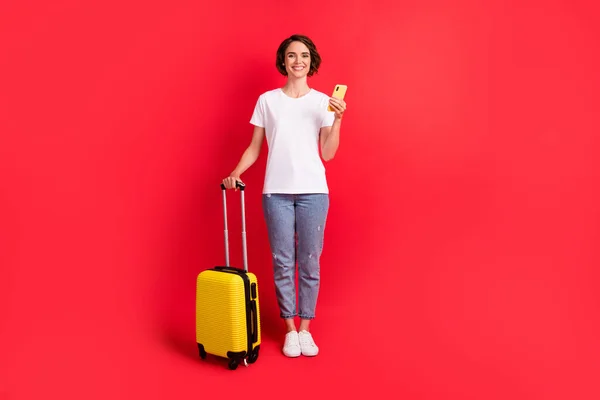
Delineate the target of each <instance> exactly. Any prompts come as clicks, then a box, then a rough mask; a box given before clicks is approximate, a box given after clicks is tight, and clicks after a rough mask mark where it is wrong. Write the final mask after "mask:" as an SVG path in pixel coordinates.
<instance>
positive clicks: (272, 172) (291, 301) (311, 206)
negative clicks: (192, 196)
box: [223, 35, 346, 357]
mask: <svg viewBox="0 0 600 400" xmlns="http://www.w3.org/2000/svg"><path fill="white" fill-rule="evenodd" d="M320 64H321V57H320V55H319V53H318V52H317V48H316V46H315V45H314V43H313V42H312V41H311V40H310V39H309V38H308V37H306V36H302V35H293V36H291V37H289V38H287V39H285V40H284V41H283V42H282V43H281V44H280V46H279V48H278V50H277V56H276V66H277V69H278V70H279V72H280V73H281V74H282V75H284V76H286V77H287V81H286V84H285V85H284V86H283V87H282V88H277V89H274V90H270V91H267V92H265V93H263V94H262V95H261V96H260V97H259V98H258V101H257V103H256V106H255V109H254V112H253V114H252V118H251V120H250V123H251V124H253V125H254V132H253V135H252V140H251V143H250V145H249V146H248V148H247V149H246V150H245V151H244V153H243V155H242V157H241V159H240V161H239V163H238V165H237V166H236V167H235V169H234V170H233V171H232V172H231V174H230V175H229V177H227V178H225V179H224V180H223V184H224V185H225V187H226V188H227V189H234V188H235V184H236V181H241V175H242V174H243V173H244V172H245V171H246V170H247V169H248V168H249V167H250V166H251V165H252V164H254V162H255V161H256V160H257V158H258V156H259V153H260V149H261V146H262V141H263V139H264V138H265V137H266V138H267V144H268V147H269V152H268V157H267V167H266V173H265V179H264V186H263V198H262V205H263V212H264V217H265V220H266V225H267V231H268V238H269V244H270V247H271V251H272V254H273V271H274V281H275V288H276V294H277V302H278V305H279V310H280V316H281V318H283V319H284V321H285V326H286V329H287V333H286V336H285V340H284V345H283V353H284V354H285V355H286V356H288V357H298V356H300V355H301V354H303V355H305V356H316V355H317V354H318V352H319V348H318V346H317V345H316V344H315V341H314V339H313V337H312V335H311V333H310V329H309V325H310V321H311V320H312V319H314V318H315V307H316V303H317V295H318V292H319V277H320V275H319V269H320V264H319V259H320V256H321V252H322V250H323V233H324V230H325V221H326V218H327V212H328V209H329V190H328V186H327V180H326V178H325V168H324V166H323V162H322V161H321V158H320V156H319V150H320V152H321V157H322V158H323V159H324V160H326V161H329V160H331V159H333V157H334V155H335V153H336V151H337V149H338V146H339V141H340V126H341V123H342V117H343V115H344V111H345V110H346V103H345V102H344V101H343V100H339V99H336V98H330V97H329V96H327V95H325V94H324V93H321V92H319V91H316V90H315V89H312V88H310V87H309V85H308V82H307V79H308V77H310V76H312V75H313V74H314V73H316V72H317V71H318V69H319V66H320ZM328 105H330V106H331V107H332V109H333V110H334V111H333V112H331V111H328V110H327V108H328V107H327V106H328ZM296 262H298V275H299V281H298V305H297V306H298V307H297V309H296V290H295V278H296ZM296 316H298V317H300V326H299V329H298V330H296V325H295V322H294V317H296Z"/></svg>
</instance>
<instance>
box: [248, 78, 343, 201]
mask: <svg viewBox="0 0 600 400" xmlns="http://www.w3.org/2000/svg"><path fill="white" fill-rule="evenodd" d="M328 104H329V96H327V95H326V94H324V93H321V92H319V91H317V90H314V89H311V90H310V91H309V92H308V93H307V94H305V95H304V96H302V97H299V98H292V97H289V96H288V95H286V94H285V93H284V92H283V90H281V89H274V90H270V91H268V92H265V93H263V94H262V95H260V97H259V98H258V101H257V102H256V107H255V108H254V113H253V114H252V118H251V119H250V123H251V124H253V125H255V126H259V127H263V128H265V136H266V139H267V144H268V148H269V153H268V156H267V168H266V173H265V180H264V186H263V193H287V194H290V193H292V194H298V193H329V188H328V186H327V180H326V178H325V166H324V165H323V162H322V160H321V157H320V153H319V130H320V129H321V128H322V127H324V126H331V125H333V121H334V116H335V115H334V113H333V112H330V111H327V106H328Z"/></svg>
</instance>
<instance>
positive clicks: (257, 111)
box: [250, 96, 265, 128]
mask: <svg viewBox="0 0 600 400" xmlns="http://www.w3.org/2000/svg"><path fill="white" fill-rule="evenodd" d="M250 123H251V124H252V125H255V126H259V127H261V128H264V127H265V99H264V96H260V97H259V98H258V100H257V101H256V106H255V107H254V112H253V113H252V118H250Z"/></svg>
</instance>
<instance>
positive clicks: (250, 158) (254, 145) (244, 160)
mask: <svg viewBox="0 0 600 400" xmlns="http://www.w3.org/2000/svg"><path fill="white" fill-rule="evenodd" d="M264 137H265V128H261V127H258V126H255V127H254V132H253V133H252V140H251V141H250V145H249V146H248V147H247V148H246V150H245V151H244V153H243V154H242V157H241V158H240V161H239V162H238V164H237V165H236V167H235V169H234V170H233V171H232V172H231V174H229V177H227V178H225V179H223V184H224V185H225V187H226V188H227V189H233V188H235V182H236V181H238V180H241V179H240V176H241V175H242V174H243V173H244V172H246V170H247V169H248V168H250V167H251V166H252V164H254V163H255V162H256V160H257V159H258V156H259V155H260V149H261V147H262V143H263V139H264Z"/></svg>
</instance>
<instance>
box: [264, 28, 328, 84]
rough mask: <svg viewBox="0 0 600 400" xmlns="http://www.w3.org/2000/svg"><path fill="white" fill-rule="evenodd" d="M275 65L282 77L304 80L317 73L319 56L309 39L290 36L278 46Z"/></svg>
mask: <svg viewBox="0 0 600 400" xmlns="http://www.w3.org/2000/svg"><path fill="white" fill-rule="evenodd" d="M275 65H276V66H277V70H278V71H279V72H280V73H281V74H282V75H283V76H287V77H290V78H294V79H296V78H304V77H306V76H312V75H313V74H315V73H317V72H318V70H319V67H320V65H321V56H320V55H319V52H318V51H317V47H316V46H315V44H314V43H313V41H312V40H310V38H308V37H306V36H303V35H292V36H290V37H289V38H287V39H285V40H284V41H283V42H281V44H280V45H279V48H278V49H277V56H276V60H275Z"/></svg>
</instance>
